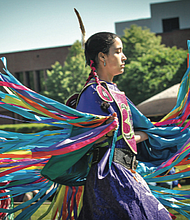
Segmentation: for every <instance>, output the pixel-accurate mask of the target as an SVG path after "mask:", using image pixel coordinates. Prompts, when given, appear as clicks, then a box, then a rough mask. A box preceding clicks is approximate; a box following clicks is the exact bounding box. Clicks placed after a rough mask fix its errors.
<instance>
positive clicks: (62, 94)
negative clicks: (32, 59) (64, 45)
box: [44, 41, 90, 103]
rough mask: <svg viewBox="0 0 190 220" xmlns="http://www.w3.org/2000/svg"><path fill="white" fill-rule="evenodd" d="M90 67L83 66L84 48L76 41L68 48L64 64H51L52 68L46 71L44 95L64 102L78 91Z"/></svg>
mask: <svg viewBox="0 0 190 220" xmlns="http://www.w3.org/2000/svg"><path fill="white" fill-rule="evenodd" d="M89 72H90V69H89V68H87V67H85V57H84V50H83V49H82V48H81V43H80V42H79V41H76V42H75V43H74V44H73V45H72V47H71V48H70V51H69V54H68V56H67V58H66V61H65V63H64V66H61V65H60V63H59V62H56V63H55V64H54V65H52V70H51V71H47V75H48V77H47V80H46V82H45V83H46V87H47V91H45V92H44V95H46V96H48V97H50V98H52V99H54V100H57V101H59V102H62V103H65V101H66V100H67V99H68V98H69V96H71V95H72V94H74V93H75V92H80V90H81V89H82V88H83V86H84V84H85V82H86V79H87V78H88V75H89Z"/></svg>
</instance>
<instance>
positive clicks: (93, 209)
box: [77, 83, 171, 220]
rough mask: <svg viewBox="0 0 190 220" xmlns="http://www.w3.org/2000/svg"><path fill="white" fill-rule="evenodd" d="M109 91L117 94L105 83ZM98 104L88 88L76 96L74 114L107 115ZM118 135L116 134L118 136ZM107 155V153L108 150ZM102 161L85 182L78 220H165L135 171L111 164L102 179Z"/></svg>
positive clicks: (166, 214) (93, 87)
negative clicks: (78, 98) (77, 99)
mask: <svg viewBox="0 0 190 220" xmlns="http://www.w3.org/2000/svg"><path fill="white" fill-rule="evenodd" d="M108 87H109V89H110V90H115V91H119V90H118V88H117V86H116V85H114V84H110V83H108ZM101 103H102V100H101V99H100V97H99V95H98V94H97V92H96V84H92V85H90V86H88V87H87V88H86V89H85V90H84V91H83V93H82V94H81V96H80V100H79V103H78V106H77V110H79V111H83V112H88V113H93V114H97V115H108V113H106V112H104V111H103V110H102V109H101V107H100V106H101ZM111 105H112V107H113V109H114V110H115V112H117V116H118V119H119V121H120V120H121V116H120V111H119V110H118V108H117V106H116V103H115V102H112V103H111ZM120 134H121V131H119V132H118V135H120ZM116 148H128V146H127V144H126V142H125V141H124V140H123V139H120V140H119V141H117V142H116ZM108 151H109V150H108ZM105 159H106V156H104V157H103V159H102V160H101V161H100V162H99V163H97V164H95V165H93V166H92V167H91V170H90V172H89V175H88V177H87V180H86V184H85V189H84V197H83V208H82V210H81V213H80V215H79V217H78V220H105V219H109V220H122V219H132V220H143V219H149V220H151V219H152V220H158V219H160V220H168V219H171V217H170V214H169V212H168V211H167V210H166V209H165V208H164V206H163V205H162V204H161V203H160V202H159V201H158V200H157V199H156V198H155V197H154V196H153V195H152V193H151V191H150V189H149V188H148V186H147V184H146V183H145V181H144V180H143V178H142V177H141V176H140V175H139V174H137V173H136V172H135V171H133V172H132V171H131V170H128V169H126V168H125V167H124V166H122V165H120V164H118V163H116V162H112V165H111V168H110V170H109V172H108V173H107V175H106V176H105V177H104V178H102V176H101V175H100V173H101V168H102V167H101V166H102V161H103V160H104V161H105Z"/></svg>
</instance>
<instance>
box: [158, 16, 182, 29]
mask: <svg viewBox="0 0 190 220" xmlns="http://www.w3.org/2000/svg"><path fill="white" fill-rule="evenodd" d="M162 26H163V32H170V31H173V30H179V18H169V19H162Z"/></svg>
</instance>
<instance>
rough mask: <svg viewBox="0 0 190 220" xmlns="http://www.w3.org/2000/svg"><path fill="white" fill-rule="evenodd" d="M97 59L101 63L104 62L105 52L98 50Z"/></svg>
mask: <svg viewBox="0 0 190 220" xmlns="http://www.w3.org/2000/svg"><path fill="white" fill-rule="evenodd" d="M98 60H99V61H100V62H101V63H102V64H104V62H105V54H104V53H102V52H99V53H98Z"/></svg>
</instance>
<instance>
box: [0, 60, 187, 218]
mask: <svg viewBox="0 0 190 220" xmlns="http://www.w3.org/2000/svg"><path fill="white" fill-rule="evenodd" d="M2 61H3V63H4V65H5V69H4V70H5V72H6V75H5V74H2V73H1V74H0V86H3V87H4V88H5V89H6V90H7V91H8V93H9V94H7V93H4V92H0V97H1V101H0V104H1V107H3V108H5V109H7V110H10V111H13V112H15V113H17V114H20V115H22V116H23V117H24V118H25V119H26V120H25V121H24V122H27V123H34V122H35V123H45V124H49V125H52V126H55V127H56V128H57V127H59V128H60V129H59V130H54V131H49V130H46V131H43V132H38V133H35V134H20V133H14V132H7V131H3V130H1V131H0V137H3V138H6V139H7V140H6V141H5V142H1V143H0V145H1V146H0V147H1V149H0V154H1V159H0V164H1V166H0V182H7V185H6V186H0V189H1V190H5V189H6V192H5V193H2V194H1V200H3V196H6V195H10V196H11V197H14V196H16V195H20V194H23V193H26V192H31V191H33V190H36V189H37V190H40V191H39V193H38V194H37V195H36V196H35V197H34V198H33V199H32V200H30V201H27V202H25V203H23V204H21V205H19V206H17V207H16V208H14V209H9V210H7V209H6V210H5V209H0V212H6V213H8V214H11V213H14V212H16V211H18V210H20V209H23V208H24V207H27V206H28V205H30V204H31V203H33V202H35V203H34V204H33V205H32V206H30V207H29V208H27V209H26V210H24V211H23V212H22V213H21V214H20V215H19V216H17V218H16V219H28V218H29V217H30V216H31V215H32V214H33V213H34V212H35V211H36V210H37V209H38V208H39V207H40V206H41V204H42V203H43V202H44V201H45V200H46V199H47V198H48V197H49V196H51V195H52V194H54V193H55V192H56V193H55V194H56V195H55V197H54V200H53V202H52V205H51V207H52V206H53V207H54V209H53V212H52V219H54V218H55V216H56V214H57V213H59V216H60V217H59V219H61V218H62V219H76V218H77V215H79V212H80V210H81V207H82V196H83V186H84V184H85V182H86V177H87V175H88V174H89V176H91V177H92V178H89V181H92V180H93V178H95V179H96V180H97V181H98V182H100V179H101V178H102V181H103V182H104V183H106V181H108V180H109V179H111V180H113V173H114V175H115V177H117V178H116V181H117V182H118V180H119V179H120V178H121V179H122V178H124V177H125V178H127V179H128V181H129V182H130V181H131V180H133V184H131V185H133V189H138V187H136V186H135V184H137V182H138V181H136V180H135V179H134V178H133V177H132V174H131V173H130V172H129V170H127V169H122V165H120V164H117V163H116V162H114V161H112V160H113V152H114V148H115V146H116V148H123V147H124V146H125V147H128V146H129V145H127V143H126V141H124V139H123V138H121V139H120V140H117V136H120V135H121V130H118V135H117V132H115V134H114V137H113V140H111V144H110V143H109V144H108V145H107V143H106V142H105V144H106V146H109V147H108V148H109V150H108V151H107V153H106V154H105V156H107V161H108V166H105V167H103V169H102V166H100V165H101V163H100V162H101V161H103V160H101V161H99V162H98V163H96V164H94V165H92V167H91V162H92V160H93V149H94V144H95V142H96V141H97V140H98V139H100V138H101V137H102V136H104V135H105V134H107V133H108V132H109V131H111V130H112V129H113V128H114V127H115V126H116V122H115V121H113V122H112V123H110V124H106V123H105V122H106V120H107V119H108V116H107V115H108V114H107V113H106V114H105V113H103V112H101V111H100V112H99V113H100V114H99V113H98V111H97V113H96V114H93V113H94V112H90V111H89V112H88V113H83V112H81V111H78V110H80V105H81V104H80V102H81V101H79V105H78V110H75V109H72V108H70V107H68V106H66V105H64V104H61V103H58V102H56V101H54V100H51V99H49V98H47V97H44V96H42V95H39V94H38V93H36V92H34V91H32V90H30V89H28V88H27V87H25V86H23V85H22V84H21V83H20V82H18V81H17V80H16V79H15V78H14V77H13V76H12V74H11V73H10V72H9V71H8V69H7V65H6V60H5V58H2ZM189 72H190V69H189V68H188V70H187V72H186V74H185V75H184V77H183V79H182V83H181V87H180V90H179V94H178V100H177V104H176V106H175V108H174V109H173V110H172V111H171V113H170V114H169V115H168V117H166V118H164V120H163V121H161V122H159V123H160V124H153V123H151V122H150V121H149V120H148V119H147V118H146V117H145V116H143V115H142V114H141V113H140V112H139V111H138V110H137V109H136V107H135V106H134V105H133V104H132V103H131V102H130V100H128V104H129V106H130V109H131V113H132V119H133V126H134V129H135V130H141V131H145V132H146V133H147V134H148V136H149V140H147V141H144V142H142V143H140V144H138V145H137V149H138V154H137V159H138V161H139V163H138V167H137V171H138V172H139V173H140V174H141V175H142V176H143V177H144V179H145V180H146V182H166V181H171V180H175V179H181V178H184V177H189V176H190V168H189V167H188V164H189V162H188V157H189V152H190V139H189V138H190V130H189V128H187V127H185V129H184V128H183V127H178V126H176V124H179V123H180V126H181V124H182V123H183V122H184V121H185V119H186V118H187V117H188V115H189V103H190V102H189V99H190V95H189V85H190V83H189ZM89 88H90V87H89ZM87 89H88V88H87ZM84 92H85V91H84ZM82 96H83V94H82V95H81V100H82ZM96 97H98V98H99V96H98V95H96ZM114 103H115V102H113V103H112V104H113V105H114ZM112 104H111V105H112ZM86 106H88V107H89V108H90V106H89V105H86ZM99 109H100V108H99ZM113 109H114V110H116V108H115V107H114V106H113ZM1 117H5V116H1ZM118 117H120V114H118ZM15 120H16V119H15ZM119 120H120V118H119ZM108 142H109V141H108ZM134 153H135V152H134ZM103 159H106V158H105V157H103ZM172 167H176V168H178V170H179V171H178V172H176V173H175V174H172V175H167V171H169V170H170V169H171V168H172ZM90 168H91V169H90ZM97 168H98V170H97ZM95 170H96V171H98V172H95ZM89 171H90V173H89ZM109 171H110V172H109ZM115 172H118V173H115ZM163 174H164V175H163ZM96 175H99V176H98V177H99V178H100V179H98V178H97V176H96ZM135 175H136V178H137V177H138V175H137V174H135ZM122 181H124V179H122ZM121 183H122V182H121ZM86 184H88V180H87V183H86ZM138 184H139V183H138ZM121 185H122V184H121ZM131 185H128V187H129V186H131ZM106 186H107V185H106ZM117 186H118V184H117ZM117 186H116V185H115V182H111V183H110V185H109V186H107V187H111V189H114V187H117ZM50 187H51V190H50V191H49V192H48V193H47V194H46V191H47V190H48V189H49V188H50ZM97 187H100V188H101V187H102V185H99V183H98V184H97ZM150 188H151V191H152V193H153V195H154V196H155V197H156V198H157V199H158V200H159V201H160V202H161V203H162V204H164V205H166V206H168V207H171V208H173V209H175V210H176V211H178V212H180V213H181V214H183V215H185V216H186V217H188V218H189V214H188V213H186V212H185V211H189V210H190V205H189V204H187V203H185V202H184V200H185V199H188V198H189V196H190V192H189V191H182V190H170V189H164V188H162V187H154V186H150ZM120 189H121V188H119V189H118V190H120ZM142 190H144V192H147V193H149V192H148V191H146V190H148V189H145V188H144V186H142ZM98 192H102V190H100V191H97V193H98ZM110 193H111V192H110ZM130 193H131V191H130ZM121 194H124V191H121ZM139 195H141V194H139ZM92 196H94V194H93V195H92ZM105 196H106V195H105ZM115 196H116V194H114V192H113V197H114V198H115ZM133 196H134V194H133ZM142 196H143V195H142ZM85 197H86V192H85ZM124 198H125V196H124ZM100 199H102V198H101V197H100ZM181 199H183V202H181ZM136 201H137V200H136ZM101 202H102V201H101ZM101 202H100V203H99V204H101ZM121 203H122V201H121ZM145 204H146V201H145ZM97 205H98V204H97ZM104 205H105V204H104ZM120 205H121V204H120ZM123 206H124V204H123ZM142 206H143V204H142ZM51 207H50V208H51ZM159 207H162V206H160V205H159ZM130 208H132V207H128V209H130ZM136 208H137V209H138V208H139V207H137V204H136V205H135V207H134V209H136ZM84 209H85V204H84ZM161 210H165V209H162V208H161ZM48 212H49V210H48V211H47V213H48ZM113 212H114V211H113ZM47 213H45V214H47ZM81 213H82V212H81ZM129 213H130V212H129ZM132 213H133V212H132ZM45 214H44V215H45ZM157 214H158V213H157ZM81 215H82V214H81ZM131 215H132V214H131ZM137 215H138V213H137ZM146 215H149V214H148V213H146ZM39 219H40V218H39ZM155 219H156V217H155Z"/></svg>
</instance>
